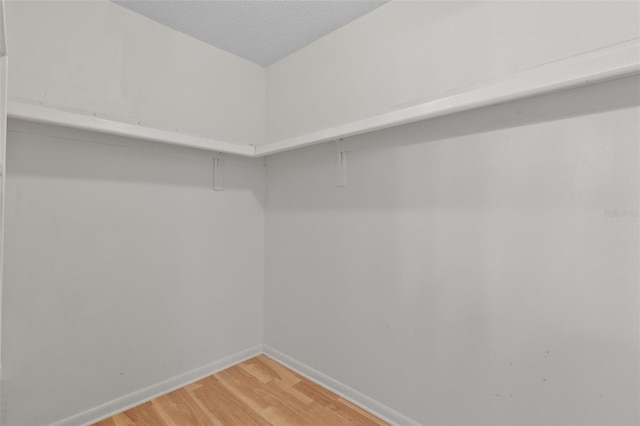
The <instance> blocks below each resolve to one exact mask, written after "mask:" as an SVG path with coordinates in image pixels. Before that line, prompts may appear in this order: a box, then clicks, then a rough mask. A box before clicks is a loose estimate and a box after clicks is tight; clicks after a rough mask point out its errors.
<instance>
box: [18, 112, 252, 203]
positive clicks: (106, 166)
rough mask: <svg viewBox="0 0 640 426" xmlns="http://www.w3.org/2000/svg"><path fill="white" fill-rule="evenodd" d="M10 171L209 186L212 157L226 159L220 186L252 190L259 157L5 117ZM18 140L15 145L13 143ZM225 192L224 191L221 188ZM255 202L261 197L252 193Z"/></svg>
mask: <svg viewBox="0 0 640 426" xmlns="http://www.w3.org/2000/svg"><path fill="white" fill-rule="evenodd" d="M8 133H9V137H8V146H7V151H8V153H7V157H8V162H7V167H8V173H9V174H10V175H22V176H41V177H47V178H53V179H56V178H59V179H80V180H105V181H113V182H123V183H126V182H136V183H145V184H152V185H165V186H181V187H184V186H187V187H193V188H203V189H211V190H212V191H213V173H214V171H213V158H214V157H219V156H221V155H222V157H223V158H224V163H225V166H226V167H225V190H226V191H236V190H248V191H252V192H254V193H255V192H256V191H255V190H254V189H255V187H256V184H255V183H256V181H257V182H262V181H263V179H264V178H263V177H262V174H263V167H258V166H260V165H261V163H262V160H258V159H250V158H243V157H238V156H232V155H223V154H217V153H214V152H208V151H204V150H198V149H195V148H185V147H176V146H172V145H166V144H161V143H157V142H151V141H144V140H137V139H131V138H125V137H120V136H113V135H106V134H100V133H94V132H89V131H84V130H78V129H70V128H65V127H60V126H52V125H46V124H39V123H33V122H28V121H23V120H9V129H8ZM17 144H19V145H20V147H19V148H17V147H16V146H14V145H17ZM221 195H224V194H221ZM256 196H257V197H258V198H259V199H260V202H262V200H261V197H259V196H258V195H256Z"/></svg>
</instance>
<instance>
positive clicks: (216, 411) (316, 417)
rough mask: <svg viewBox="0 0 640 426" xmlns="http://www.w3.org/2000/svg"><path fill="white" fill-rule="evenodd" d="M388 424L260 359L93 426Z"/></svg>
mask: <svg viewBox="0 0 640 426" xmlns="http://www.w3.org/2000/svg"><path fill="white" fill-rule="evenodd" d="M386 424H387V423H385V422H383V421H382V420H380V419H378V418H377V417H374V416H373V415H371V414H370V413H368V412H366V411H364V410H362V409H361V408H359V407H357V406H355V405H353V404H351V403H350V402H348V401H345V400H344V399H342V398H340V397H339V396H338V395H336V394H334V393H332V392H330V391H328V390H326V389H324V388H322V387H320V386H318V385H316V384H315V383H313V382H310V381H309V380H307V379H304V378H302V377H301V376H299V375H298V374H296V373H294V372H293V371H291V370H289V369H287V368H285V367H283V366H282V365H280V364H278V363H277V362H275V361H273V360H272V359H271V358H268V357H266V356H264V355H260V356H258V357H256V358H252V359H250V360H248V361H245V362H243V363H241V364H238V365H236V366H234V367H231V368H228V369H227V370H224V371H221V372H220V373H218V374H215V375H213V376H209V377H207V378H206V379H203V380H200V381H199V382H196V383H193V384H191V385H189V386H186V387H184V388H181V389H178V390H177V391H174V392H171V393H169V394H166V395H163V396H161V397H159V398H156V399H154V400H152V401H149V402H147V403H145V404H142V405H140V406H138V407H135V408H132V409H131V410H128V411H125V412H124V413H121V414H118V415H117V416H114V417H111V418H109V419H106V420H103V421H101V422H100V423H97V424H96V426H131V425H135V426H139V425H148V426H192V425H207V426H209V425H222V426H233V425H238V426H251V425H277V426H280V425H317V426H343V425H345V426H346V425H359V426H367V425H386Z"/></svg>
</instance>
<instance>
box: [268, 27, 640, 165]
mask: <svg viewBox="0 0 640 426" xmlns="http://www.w3.org/2000/svg"><path fill="white" fill-rule="evenodd" d="M638 73H640V39H638V38H635V39H632V40H628V41H626V42H623V43H619V44H615V45H613V46H608V47H605V48H602V49H597V50H594V51H590V52H587V53H582V54H579V55H576V56H571V57H568V58H564V59H561V60H558V61H554V62H550V63H547V64H544V65H539V66H536V67H533V68H529V69H526V70H523V71H519V72H517V73H513V74H510V75H508V76H505V77H501V78H499V79H495V80H491V81H487V82H484V83H481V84H478V85H474V86H472V87H469V88H467V89H465V90H462V91H459V92H457V93H455V94H449V95H447V96H443V97H439V98H437V99H432V100H429V101H427V102H424V103H421V104H418V105H414V106H410V107H406V108H403V109H400V110H395V111H390V112H387V113H384V114H380V115H376V116H373V117H368V118H364V119H361V120H358V121H353V122H350V123H346V124H343V125H340V126H336V127H331V128H328V129H322V130H319V131H317V132H313V133H309V134H306V135H302V136H296V137H293V138H290V139H286V140H282V141H276V142H271V143H266V144H264V145H260V146H258V147H257V148H256V156H258V157H260V156H265V155H270V154H275V153H278V152H282V151H288V150H291V149H295V148H300V147H304V146H308V145H313V144H317V143H322V142H327V141H332V140H338V139H341V138H346V137H349V136H355V135H360V134H363V133H369V132H374V131H376V130H382V129H388V128H391V127H396V126H401V125H403V124H409V123H414V122H417V121H422V120H427V119H430V118H435V117H441V116H444V115H449V114H454V113H457V112H462V111H468V110H471V109H475V108H481V107H485V106H489V105H495V104H499V103H504V102H509V101H514V100H518V99H523V98H528V97H531V96H538V95H543V94H546V93H552V92H557V91H560V90H566V89H571V88H575V87H580V86H585V85H589V84H593V83H598V82H602V81H606V80H612V79H615V78H622V77H626V76H630V75H634V74H638Z"/></svg>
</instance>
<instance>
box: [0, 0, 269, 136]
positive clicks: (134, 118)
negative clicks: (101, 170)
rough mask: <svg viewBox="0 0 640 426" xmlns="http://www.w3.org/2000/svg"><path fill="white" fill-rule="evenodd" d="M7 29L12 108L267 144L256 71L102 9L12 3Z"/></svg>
mask: <svg viewBox="0 0 640 426" xmlns="http://www.w3.org/2000/svg"><path fill="white" fill-rule="evenodd" d="M7 25H8V39H9V43H10V44H11V71H10V74H11V80H10V81H11V86H10V91H9V96H10V99H12V100H16V101H26V102H31V103H37V104H43V105H45V106H50V107H54V108H60V109H65V110H71V111H78V112H81V113H86V114H89V115H93V114H96V116H97V117H101V118H109V119H113V120H119V121H124V122H127V123H132V124H138V123H139V124H141V125H143V126H147V127H153V128H158V129H162V130H170V131H178V132H180V133H186V134H193V135H199V136H208V137H210V138H212V139H215V140H221V141H225V142H236V143H239V144H255V143H259V142H260V141H262V140H263V139H264V129H265V115H266V112H265V105H266V100H265V96H266V71H265V69H264V68H263V67H260V66H258V65H256V64H253V63H251V62H249V61H247V60H244V59H241V58H239V57H237V56H234V55H232V54H230V53H227V52H224V51H222V50H220V49H217V48H215V47H212V46H210V45H207V44H205V43H203V42H201V41H199V40H196V39H194V38H191V37H189V36H187V35H184V34H182V33H179V32H177V31H174V30H172V29H170V28H167V27H165V26H162V25H161V24H158V23H156V22H154V21H151V20H150V19H147V18H145V17H142V16H141V15H138V14H136V13H133V12H131V11H129V10H127V9H125V8H123V7H120V6H118V5H116V4H114V3H112V2H109V1H106V0H98V1H16V0H9V1H8V2H7ZM194 106H197V107H194Z"/></svg>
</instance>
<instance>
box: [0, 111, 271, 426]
mask: <svg viewBox="0 0 640 426" xmlns="http://www.w3.org/2000/svg"><path fill="white" fill-rule="evenodd" d="M8 160H9V162H8V165H9V168H8V176H7V211H6V224H7V233H6V253H5V261H6V270H5V293H4V296H5V298H4V311H3V317H4V318H3V319H4V321H3V334H2V339H3V345H2V349H3V353H2V358H3V381H2V386H3V389H2V390H3V400H4V401H3V416H4V417H3V424H5V425H11V426H17V425H30V426H34V425H44V424H50V423H52V422H53V421H57V420H60V419H62V418H65V417H67V416H70V415H72V414H77V413H79V412H81V411H83V410H87V409H90V408H93V407H95V406H97V405H99V404H101V403H104V402H107V401H110V400H113V399H115V398H117V397H120V396H123V395H125V394H128V393H130V392H133V391H137V390H140V389H142V388H143V387H145V386H149V385H152V384H155V383H158V382H160V381H162V380H165V379H168V378H171V377H173V376H176V375H178V374H180V373H184V372H186V371H189V370H192V369H194V368H196V367H200V366H203V365H205V364H208V363H211V362H213V361H216V360H219V359H221V358H223V357H226V356H228V355H230V354H234V353H237V352H238V351H241V350H244V349H247V348H250V347H253V346H255V345H258V344H260V343H262V318H263V314H262V309H263V273H264V265H263V260H264V259H263V253H264V210H263V202H264V179H265V174H264V166H263V162H262V160H257V159H242V158H238V157H233V156H231V157H228V158H227V159H226V164H225V173H226V176H225V185H226V189H225V190H224V191H213V188H212V185H213V184H212V179H213V169H212V154H211V153H204V152H198V151H195V150H187V149H181V148H173V147H170V146H157V145H155V144H153V143H143V142H140V141H133V140H127V139H124V138H116V137H109V136H105V135H98V134H91V133H87V132H80V131H71V130H68V129H64V128H58V127H49V126H43V125H36V124H30V123H27V122H20V121H10V122H9V139H8Z"/></svg>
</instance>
